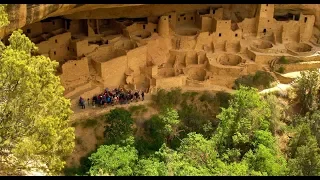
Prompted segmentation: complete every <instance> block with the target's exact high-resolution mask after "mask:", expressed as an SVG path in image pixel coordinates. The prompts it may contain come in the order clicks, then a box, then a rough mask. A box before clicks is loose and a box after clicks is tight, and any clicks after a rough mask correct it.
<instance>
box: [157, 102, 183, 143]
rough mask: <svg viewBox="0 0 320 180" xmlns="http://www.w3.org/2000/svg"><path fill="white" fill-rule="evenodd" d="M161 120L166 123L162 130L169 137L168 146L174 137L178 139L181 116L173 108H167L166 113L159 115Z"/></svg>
mask: <svg viewBox="0 0 320 180" xmlns="http://www.w3.org/2000/svg"><path fill="white" fill-rule="evenodd" d="M159 118H160V119H161V121H162V122H163V123H164V128H163V129H162V132H163V134H164V135H165V136H166V137H167V138H166V140H167V144H170V142H171V141H172V139H173V138H174V137H178V136H179V133H180V132H181V131H180V130H179V123H180V120H179V115H178V112H177V111H176V110H174V109H172V108H167V109H166V110H165V111H164V112H162V113H161V114H160V115H159Z"/></svg>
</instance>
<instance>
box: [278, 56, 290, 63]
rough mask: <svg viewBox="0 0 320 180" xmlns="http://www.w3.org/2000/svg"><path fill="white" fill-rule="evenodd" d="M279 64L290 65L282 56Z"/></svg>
mask: <svg viewBox="0 0 320 180" xmlns="http://www.w3.org/2000/svg"><path fill="white" fill-rule="evenodd" d="M278 63H279V64H289V61H288V59H287V58H286V57H284V56H281V58H280V59H279V61H278Z"/></svg>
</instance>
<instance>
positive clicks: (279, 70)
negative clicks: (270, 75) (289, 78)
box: [277, 66, 285, 74]
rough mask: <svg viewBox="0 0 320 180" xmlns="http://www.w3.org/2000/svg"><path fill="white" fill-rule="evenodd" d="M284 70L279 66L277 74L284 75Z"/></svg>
mask: <svg viewBox="0 0 320 180" xmlns="http://www.w3.org/2000/svg"><path fill="white" fill-rule="evenodd" d="M284 71H285V68H284V67H283V66H280V67H279V69H278V70H277V72H278V73H281V74H282V73H284Z"/></svg>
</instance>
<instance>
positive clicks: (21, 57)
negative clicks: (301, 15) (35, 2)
mask: <svg viewBox="0 0 320 180" xmlns="http://www.w3.org/2000/svg"><path fill="white" fill-rule="evenodd" d="M2 11H3V6H1V7H0V21H1V24H2V25H3V24H6V23H7V22H4V21H2V20H3V19H5V16H4V15H3V14H2ZM9 43H10V44H9V46H7V47H5V46H3V44H2V49H1V57H0V64H1V66H0V137H1V138H0V139H1V141H0V154H1V157H0V158H1V159H2V161H1V162H0V172H2V173H4V174H6V173H9V172H10V173H13V174H14V173H19V172H21V171H22V170H28V169H30V168H38V169H40V170H43V171H44V172H47V173H49V174H57V173H59V172H60V171H61V170H62V168H63V166H64V164H65V161H64V159H65V157H66V156H68V155H69V154H70V153H71V152H72V150H73V148H74V144H75V143H74V139H75V137H74V128H72V127H69V122H68V120H69V116H70V114H71V110H70V106H71V103H70V100H67V99H66V98H64V97H63V91H64V88H63V87H62V86H61V83H60V79H59V77H58V76H56V75H55V72H56V68H57V66H58V63H57V62H55V61H51V60H50V59H49V58H47V57H45V56H33V55H32V54H31V53H32V52H34V51H36V50H37V47H36V46H35V44H34V43H32V42H31V41H30V40H29V39H28V38H27V37H26V36H25V35H24V34H22V31H21V30H18V31H14V32H13V33H12V35H11V36H10V38H9ZM27 165H28V166H27Z"/></svg>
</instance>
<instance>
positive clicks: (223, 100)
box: [215, 91, 231, 108]
mask: <svg viewBox="0 0 320 180" xmlns="http://www.w3.org/2000/svg"><path fill="white" fill-rule="evenodd" d="M230 99H231V94H229V93H227V92H223V91H219V92H217V93H216V96H215V100H216V101H215V102H216V103H217V105H216V106H217V107H220V108H228V107H229V100H230Z"/></svg>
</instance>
